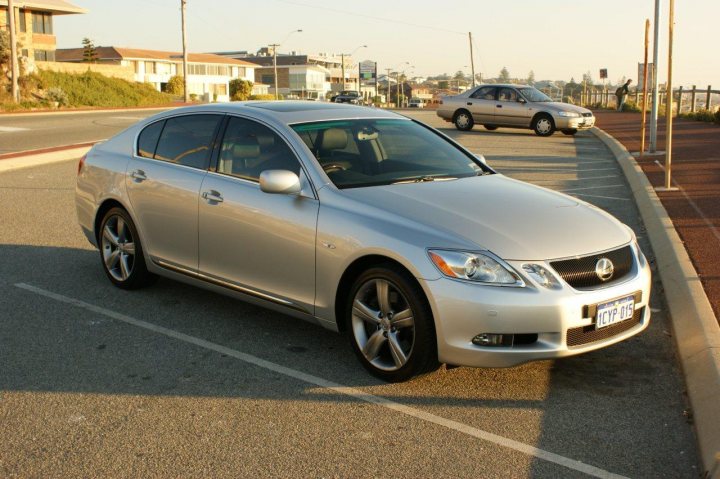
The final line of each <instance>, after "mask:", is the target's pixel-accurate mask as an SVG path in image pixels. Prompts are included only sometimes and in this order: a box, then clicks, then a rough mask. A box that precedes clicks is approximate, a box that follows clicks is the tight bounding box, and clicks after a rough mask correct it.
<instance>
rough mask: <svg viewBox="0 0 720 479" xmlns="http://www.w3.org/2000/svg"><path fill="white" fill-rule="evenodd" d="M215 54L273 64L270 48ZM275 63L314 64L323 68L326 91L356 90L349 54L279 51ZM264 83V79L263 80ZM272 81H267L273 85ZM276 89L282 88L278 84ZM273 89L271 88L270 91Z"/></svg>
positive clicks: (265, 65) (355, 71) (354, 67)
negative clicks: (252, 52)
mask: <svg viewBox="0 0 720 479" xmlns="http://www.w3.org/2000/svg"><path fill="white" fill-rule="evenodd" d="M216 54H217V55H221V56H224V57H227V58H235V59H238V60H244V61H248V62H251V63H255V64H257V65H260V66H262V67H272V66H273V51H272V48H268V47H264V48H261V49H260V50H259V51H258V52H257V53H255V54H250V53H248V52H247V51H231V52H217V53H216ZM343 61H344V63H345V80H344V81H343V68H342V66H343ZM277 65H278V67H281V66H282V67H284V66H307V67H310V66H316V67H321V68H324V69H325V71H326V72H325V80H324V81H325V82H327V83H328V91H330V92H333V93H335V92H340V91H341V90H358V75H359V72H358V64H357V63H356V62H354V61H353V59H352V57H350V56H349V55H336V54H328V53H319V54H317V55H303V54H298V53H296V52H291V53H289V54H286V53H280V52H278V54H277ZM266 79H267V78H266ZM280 79H281V77H280V72H279V71H278V81H279V80H280ZM263 83H265V81H263ZM273 83H274V82H273V81H271V82H270V83H268V84H269V85H273ZM278 89H280V90H281V93H282V88H281V87H280V86H279V85H278ZM272 91H273V90H272V89H271V92H272Z"/></svg>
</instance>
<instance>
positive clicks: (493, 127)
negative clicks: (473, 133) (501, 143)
mask: <svg viewBox="0 0 720 479" xmlns="http://www.w3.org/2000/svg"><path fill="white" fill-rule="evenodd" d="M483 126H484V127H485V129H486V130H490V131H495V130H497V129H498V127H497V126H495V125H483Z"/></svg>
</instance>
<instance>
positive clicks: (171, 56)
mask: <svg viewBox="0 0 720 479" xmlns="http://www.w3.org/2000/svg"><path fill="white" fill-rule="evenodd" d="M95 53H96V54H97V58H98V60H137V59H140V60H168V61H174V62H179V61H182V53H181V52H165V51H160V50H143V49H139V48H122V47H95ZM55 58H56V60H57V61H59V62H72V61H81V60H82V59H83V49H82V48H58V49H57V50H56V51H55ZM188 61H189V62H191V63H221V64H227V65H237V66H246V67H257V65H256V64H254V63H249V62H244V61H242V60H235V59H232V58H226V57H221V56H220V55H214V54H212V53H188Z"/></svg>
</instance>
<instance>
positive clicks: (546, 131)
mask: <svg viewBox="0 0 720 479" xmlns="http://www.w3.org/2000/svg"><path fill="white" fill-rule="evenodd" d="M533 131H535V134H536V135H538V136H550V135H552V134H553V133H555V122H554V121H553V119H552V117H551V116H550V115H538V117H537V118H535V121H534V122H533Z"/></svg>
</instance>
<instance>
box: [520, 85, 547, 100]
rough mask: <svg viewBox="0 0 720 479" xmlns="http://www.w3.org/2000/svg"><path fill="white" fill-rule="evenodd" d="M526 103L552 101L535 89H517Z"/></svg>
mask: <svg viewBox="0 0 720 479" xmlns="http://www.w3.org/2000/svg"><path fill="white" fill-rule="evenodd" d="M518 90H520V93H522V96H524V97H525V99H526V100H527V101H552V98H550V97H549V96H547V95H546V94H545V93H543V92H541V91H540V90H538V89H537V88H518Z"/></svg>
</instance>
